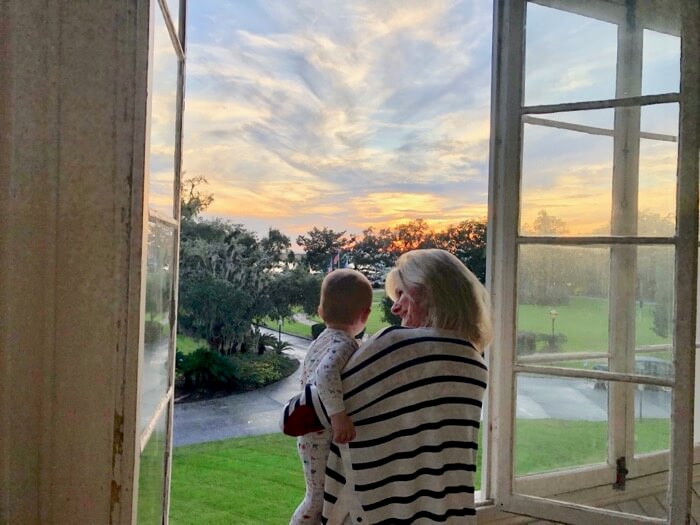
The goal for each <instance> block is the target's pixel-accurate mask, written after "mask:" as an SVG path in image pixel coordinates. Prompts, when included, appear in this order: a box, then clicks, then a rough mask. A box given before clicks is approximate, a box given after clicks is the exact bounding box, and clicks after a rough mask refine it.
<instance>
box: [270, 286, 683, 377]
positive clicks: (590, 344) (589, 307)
mask: <svg viewBox="0 0 700 525" xmlns="http://www.w3.org/2000/svg"><path fill="white" fill-rule="evenodd" d="M383 297H384V291H383V290H376V291H375V292H374V299H373V301H372V313H371V314H370V316H369V320H368V321H367V332H368V333H369V334H370V335H371V334H374V333H376V332H377V331H379V330H380V329H382V328H383V327H385V326H387V323H386V322H385V321H383V320H382V308H381V300H382V298H383ZM551 310H556V311H557V317H556V319H555V321H554V330H555V332H557V333H563V334H564V335H565V336H566V338H567V341H566V342H565V343H564V345H563V348H562V352H586V351H601V352H605V351H607V348H608V301H607V300H605V299H596V298H592V297H572V298H571V300H570V301H569V303H568V304H566V305H558V306H554V307H552V306H538V305H531V304H523V305H520V306H519V307H518V330H519V331H526V332H536V333H543V334H549V333H551V331H552V319H551V317H550V311H551ZM314 320H316V321H318V319H316V318H314ZM635 324H636V334H637V346H645V345H655V344H670V343H671V338H670V337H660V336H658V335H657V334H656V333H654V331H653V330H652V327H653V325H654V305H653V304H645V305H644V307H643V308H641V309H640V308H637V318H636V323H635ZM267 326H268V328H271V329H273V330H277V328H278V326H277V323H276V322H275V321H270V322H268V323H267ZM282 331H283V332H285V333H289V334H293V335H298V336H301V337H311V327H310V326H308V325H304V324H302V323H298V322H295V321H285V322H284V324H283V326H282ZM541 345H542V343H540V346H541ZM649 355H655V354H649ZM658 357H662V358H668V355H666V354H665V353H663V352H661V353H659V355H658ZM576 364H578V365H579V366H581V365H582V363H571V364H570V365H569V366H572V365H576Z"/></svg>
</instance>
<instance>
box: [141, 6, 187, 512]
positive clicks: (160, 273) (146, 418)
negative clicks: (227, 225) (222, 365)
mask: <svg viewBox="0 0 700 525" xmlns="http://www.w3.org/2000/svg"><path fill="white" fill-rule="evenodd" d="M185 13H186V0H167V1H166V0H160V1H156V0H154V1H153V2H151V22H150V55H149V71H148V86H149V90H148V106H147V114H148V120H147V130H146V137H147V142H146V152H147V154H146V169H145V172H146V192H145V195H146V197H145V198H146V205H145V206H144V225H145V228H144V233H143V262H142V264H143V272H142V275H143V278H142V279H143V280H142V287H141V289H142V293H141V312H142V315H141V319H142V320H141V322H142V325H141V330H142V337H141V344H140V348H139V374H138V409H137V414H138V416H137V425H136V429H137V439H136V445H137V458H136V469H135V473H136V475H135V481H134V483H135V488H134V496H135V498H136V501H135V502H134V517H135V522H137V523H139V524H148V523H153V524H156V523H157V524H160V523H167V515H168V494H169V485H170V483H169V481H170V457H171V451H172V427H173V423H172V420H173V391H174V375H175V365H174V361H175V334H176V320H177V293H176V291H177V275H178V271H177V269H178V243H179V238H180V227H179V224H180V160H181V130H182V108H183V88H184V83H183V78H184V66H185V53H184V44H185Z"/></svg>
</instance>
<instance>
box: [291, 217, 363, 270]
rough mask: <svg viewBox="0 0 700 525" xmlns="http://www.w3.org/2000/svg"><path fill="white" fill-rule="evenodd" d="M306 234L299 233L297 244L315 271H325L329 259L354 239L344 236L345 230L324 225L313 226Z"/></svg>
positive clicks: (307, 262)
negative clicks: (321, 226) (320, 227)
mask: <svg viewBox="0 0 700 525" xmlns="http://www.w3.org/2000/svg"><path fill="white" fill-rule="evenodd" d="M307 233H308V235H299V236H298V237H297V244H298V245H299V246H301V247H302V248H303V249H304V252H305V254H306V264H307V265H308V266H309V268H311V269H312V270H315V271H319V272H322V271H325V270H326V269H327V268H328V266H329V263H330V262H331V259H332V258H333V257H334V256H336V255H338V256H340V252H341V251H342V250H345V249H347V248H348V247H349V246H350V245H351V243H352V242H353V240H354V239H352V238H347V237H345V231H342V232H335V231H333V230H331V229H330V228H326V227H324V228H323V229H322V230H319V229H318V228H316V227H314V228H313V229H312V230H310V231H309V232H307Z"/></svg>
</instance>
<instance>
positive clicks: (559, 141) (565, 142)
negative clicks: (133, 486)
mask: <svg viewBox="0 0 700 525" xmlns="http://www.w3.org/2000/svg"><path fill="white" fill-rule="evenodd" d="M578 113H579V115H576V116H573V115H572V114H571V113H566V114H563V115H561V116H560V115H558V114H557V115H542V117H543V118H545V119H547V120H548V121H549V122H550V123H552V124H553V125H562V124H557V123H558V122H563V123H564V124H563V125H562V126H563V127H565V126H566V124H580V125H585V126H593V127H595V128H596V130H592V132H588V133H587V132H584V131H583V130H572V129H560V128H557V127H552V126H543V125H534V124H528V123H527V122H529V120H528V118H527V117H526V118H525V122H526V123H525V124H524V126H523V164H522V183H521V191H522V197H521V199H522V200H521V219H520V231H521V234H523V235H557V236H564V235H565V236H572V235H594V234H608V233H609V232H610V212H611V202H612V174H613V138H612V136H605V135H600V134H593V133H598V132H599V130H607V132H608V133H611V130H612V123H613V119H614V111H613V110H611V109H608V110H598V111H582V112H578ZM538 117H539V116H538ZM552 216H556V218H550V219H548V217H552Z"/></svg>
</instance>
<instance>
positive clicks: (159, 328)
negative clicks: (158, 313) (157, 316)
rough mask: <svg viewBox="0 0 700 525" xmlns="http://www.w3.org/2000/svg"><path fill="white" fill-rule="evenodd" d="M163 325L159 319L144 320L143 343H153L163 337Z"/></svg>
mask: <svg viewBox="0 0 700 525" xmlns="http://www.w3.org/2000/svg"><path fill="white" fill-rule="evenodd" d="M164 329H165V326H164V325H163V324H162V323H161V322H159V321H146V323H145V326H144V334H143V340H144V343H146V344H149V343H155V342H157V341H159V340H160V339H161V338H162V337H163V332H164Z"/></svg>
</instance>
